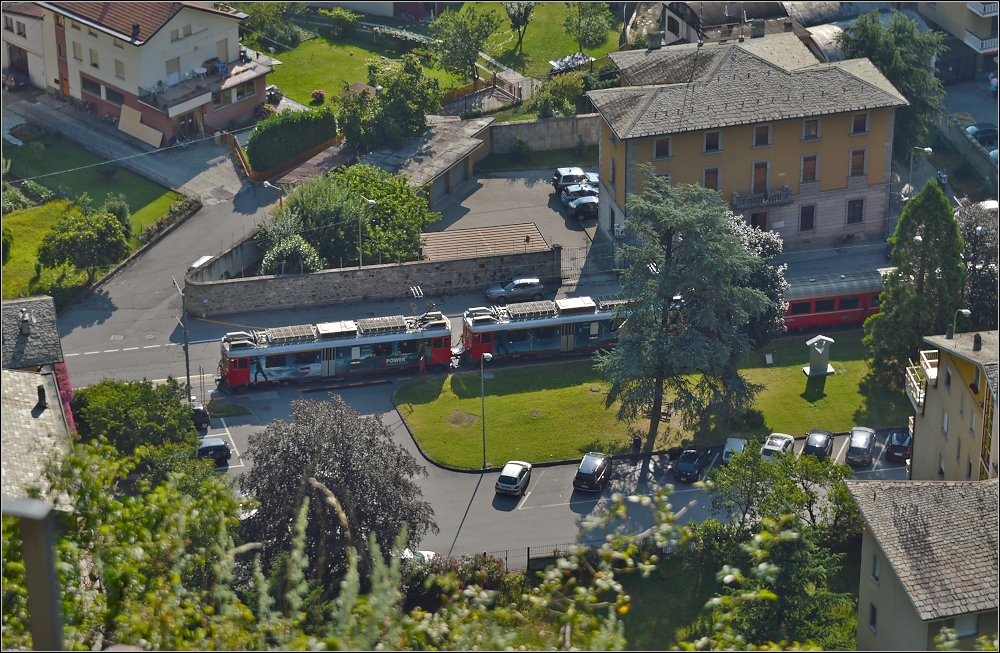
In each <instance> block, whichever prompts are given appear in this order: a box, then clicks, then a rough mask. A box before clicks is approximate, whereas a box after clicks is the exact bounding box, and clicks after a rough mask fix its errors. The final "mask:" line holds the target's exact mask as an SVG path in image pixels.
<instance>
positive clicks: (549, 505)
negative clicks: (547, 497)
mask: <svg viewBox="0 0 1000 653" xmlns="http://www.w3.org/2000/svg"><path fill="white" fill-rule="evenodd" d="M600 500H601V497H596V498H594V499H584V500H583V501H564V502H562V503H550V504H548V505H544V506H525V507H524V508H523V510H532V509H534V508H555V507H557V506H569V505H573V504H574V503H575V504H580V503H591V502H593V503H597V502H598V501H600Z"/></svg>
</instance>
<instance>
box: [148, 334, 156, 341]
mask: <svg viewBox="0 0 1000 653" xmlns="http://www.w3.org/2000/svg"><path fill="white" fill-rule="evenodd" d="M155 337H156V336H154V335H153V334H152V333H147V334H146V340H152V339H153V338H155Z"/></svg>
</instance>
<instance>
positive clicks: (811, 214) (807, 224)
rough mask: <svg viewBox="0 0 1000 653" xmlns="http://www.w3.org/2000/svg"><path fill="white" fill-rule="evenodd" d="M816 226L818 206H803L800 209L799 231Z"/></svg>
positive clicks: (810, 229) (808, 229)
mask: <svg viewBox="0 0 1000 653" xmlns="http://www.w3.org/2000/svg"><path fill="white" fill-rule="evenodd" d="M815 228H816V207H815V206H803V207H802V208H801V209H799V231H812V230H813V229H815Z"/></svg>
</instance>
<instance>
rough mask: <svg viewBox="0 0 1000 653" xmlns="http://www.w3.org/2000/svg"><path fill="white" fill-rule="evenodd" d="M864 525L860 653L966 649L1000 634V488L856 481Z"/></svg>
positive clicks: (991, 483) (854, 491)
mask: <svg viewBox="0 0 1000 653" xmlns="http://www.w3.org/2000/svg"><path fill="white" fill-rule="evenodd" d="M846 483H847V489H848V490H849V491H850V493H851V496H852V497H853V498H854V501H855V503H857V504H858V508H859V510H860V511H861V517H862V518H863V519H864V531H863V534H862V539H861V578H860V582H859V586H858V630H857V638H858V647H857V648H858V650H859V651H933V650H935V649H936V645H935V643H934V637H935V636H936V635H937V634H938V633H939V632H940V631H941V628H944V627H947V628H952V629H954V630H955V634H956V635H958V638H959V639H958V649H959V650H965V651H969V650H972V649H973V648H974V646H975V642H976V639H977V638H978V637H979V636H982V635H986V636H994V635H995V634H996V632H997V607H998V601H997V586H998V582H997V576H998V573H997V546H998V533H1000V527H998V519H997V513H998V496H1000V495H998V484H997V481H996V479H994V480H992V481H988V482H986V483H978V482H966V481H958V482H953V481H857V480H851V481H847V482H846Z"/></svg>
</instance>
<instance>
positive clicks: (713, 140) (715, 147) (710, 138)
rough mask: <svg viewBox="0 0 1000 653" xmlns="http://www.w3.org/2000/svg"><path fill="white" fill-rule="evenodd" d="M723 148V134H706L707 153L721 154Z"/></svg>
mask: <svg viewBox="0 0 1000 653" xmlns="http://www.w3.org/2000/svg"><path fill="white" fill-rule="evenodd" d="M721 148H722V132H717V131H715V132H705V151H706V152H719V151H720V150H721Z"/></svg>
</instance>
